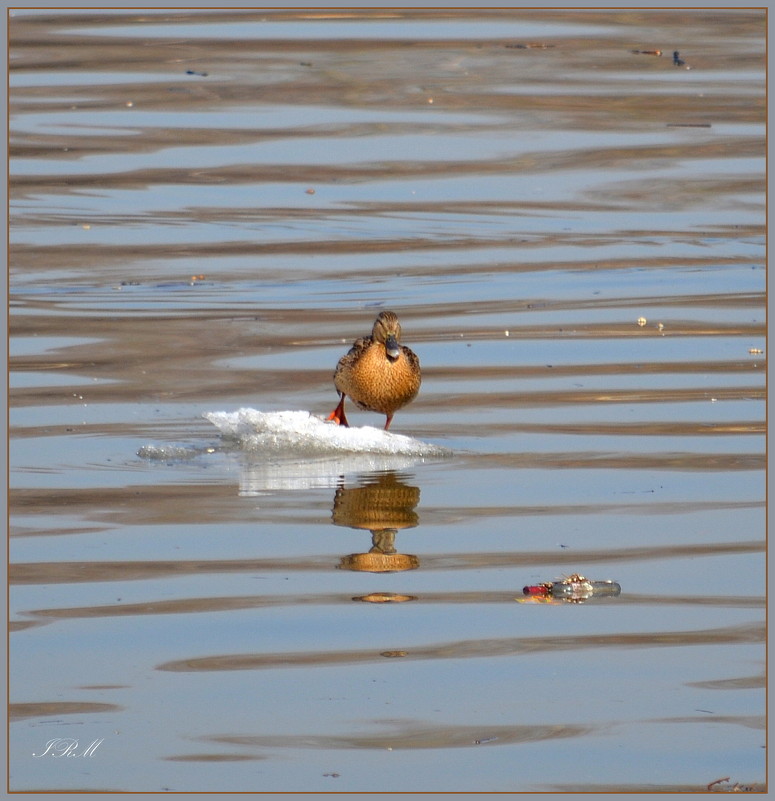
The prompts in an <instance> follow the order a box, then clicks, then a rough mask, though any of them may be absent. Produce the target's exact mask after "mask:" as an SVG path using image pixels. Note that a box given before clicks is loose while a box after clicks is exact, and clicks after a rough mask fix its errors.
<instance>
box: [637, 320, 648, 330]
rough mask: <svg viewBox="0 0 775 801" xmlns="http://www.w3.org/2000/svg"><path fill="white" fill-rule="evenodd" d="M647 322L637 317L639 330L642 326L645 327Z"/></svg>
mask: <svg viewBox="0 0 775 801" xmlns="http://www.w3.org/2000/svg"><path fill="white" fill-rule="evenodd" d="M647 322H648V320H647V319H646V318H645V317H638V325H639V326H640V327H641V328H643V326H644V325H646V323H647Z"/></svg>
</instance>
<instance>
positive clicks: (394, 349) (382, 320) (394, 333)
mask: <svg viewBox="0 0 775 801" xmlns="http://www.w3.org/2000/svg"><path fill="white" fill-rule="evenodd" d="M371 336H372V339H373V340H374V341H375V342H381V343H382V344H383V345H384V346H385V353H387V355H388V358H389V359H397V358H398V357H399V356H400V355H401V346H400V345H399V342H400V341H401V323H399V322H398V317H397V316H396V315H395V313H394V312H391V311H383V312H380V313H379V316H378V317H377V319H376V320H375V321H374V328H373V329H372V331H371Z"/></svg>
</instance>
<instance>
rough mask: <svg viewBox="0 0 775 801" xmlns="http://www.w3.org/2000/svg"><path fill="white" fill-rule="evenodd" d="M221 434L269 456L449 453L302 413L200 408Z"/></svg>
mask: <svg viewBox="0 0 775 801" xmlns="http://www.w3.org/2000/svg"><path fill="white" fill-rule="evenodd" d="M204 417H205V419H207V420H209V421H210V422H211V423H212V424H213V425H214V426H216V428H218V429H219V430H220V432H221V434H222V435H223V436H224V437H226V438H229V439H234V440H236V441H237V442H238V444H239V446H240V448H242V449H243V450H245V451H250V452H261V453H266V454H272V455H274V456H289V457H296V458H298V457H308V458H309V457H312V458H315V457H321V456H337V455H341V454H364V455H368V456H375V455H376V456H404V457H414V458H424V457H435V458H439V457H444V456H450V455H451V451H450V450H448V449H447V448H442V447H440V446H439V445H432V444H430V443H428V442H422V441H421V440H418V439H413V438H412V437H406V436H404V435H403V434H393V433H391V432H390V431H383V430H381V429H378V428H372V427H371V426H362V427H354V428H347V427H346V426H340V425H337V424H336V423H334V422H329V421H327V420H323V419H322V418H320V417H316V416H315V415H313V414H310V413H309V412H305V411H288V412H259V411H257V410H256V409H244V408H243V409H238V410H237V411H236V412H206V413H205V414H204Z"/></svg>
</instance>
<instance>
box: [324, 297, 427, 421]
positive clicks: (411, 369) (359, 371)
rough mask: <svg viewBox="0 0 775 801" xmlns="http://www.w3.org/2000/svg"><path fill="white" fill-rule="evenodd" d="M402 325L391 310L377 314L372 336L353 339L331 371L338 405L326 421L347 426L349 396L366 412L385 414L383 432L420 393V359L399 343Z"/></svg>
mask: <svg viewBox="0 0 775 801" xmlns="http://www.w3.org/2000/svg"><path fill="white" fill-rule="evenodd" d="M400 340H401V324H400V323H399V322H398V316H397V315H396V314H395V312H392V311H383V312H380V313H379V314H378V315H377V319H376V320H375V321H374V326H373V328H372V329H371V336H368V337H361V338H360V339H356V340H355V342H354V343H353V346H352V347H351V348H350V350H349V351H348V352H347V353H345V355H344V356H342V358H341V359H340V360H339V363H338V364H337V366H336V370H335V371H334V386H335V387H336V390H337V392H338V393H339V405H338V406H337V407H336V409H334V411H333V412H331V414H330V415H329V416H328V418H327V420H333V421H334V422H335V423H337V424H339V425H343V426H349V425H350V424H349V423H348V422H347V417H346V416H345V413H344V401H345V398H347V397H349V398H350V400H352V401H353V402H354V403H355V405H356V406H358V408H360V409H364V410H365V411H368V412H377V413H379V414H384V415H385V418H386V419H385V429H384V430H385V431H387V430H388V429H389V428H390V423H391V421H392V420H393V415H394V414H395V413H396V412H397V411H398V410H399V409H401V408H403V407H404V406H406V405H407V404H408V403H411V402H412V401H413V400H414V399H415V398H416V397H417V393H418V392H419V391H420V383H421V381H422V376H421V374H420V360H419V359H418V358H417V356H416V354H415V353H413V352H412V351H411V350H410V349H409V348H407V347H406V345H402V344H401V342H400Z"/></svg>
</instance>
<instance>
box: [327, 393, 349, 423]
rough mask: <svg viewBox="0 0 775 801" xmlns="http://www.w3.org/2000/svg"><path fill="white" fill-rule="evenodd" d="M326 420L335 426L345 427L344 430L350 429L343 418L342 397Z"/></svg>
mask: <svg viewBox="0 0 775 801" xmlns="http://www.w3.org/2000/svg"><path fill="white" fill-rule="evenodd" d="M326 420H333V421H334V422H335V423H336V424H337V425H340V426H345V427H346V428H349V427H350V424H349V423H348V422H347V418H346V417H345V416H344V395H342V399H341V400H340V401H339V405H338V406H337V407H336V409H334V411H333V412H331V414H329V415H328V417H326Z"/></svg>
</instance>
